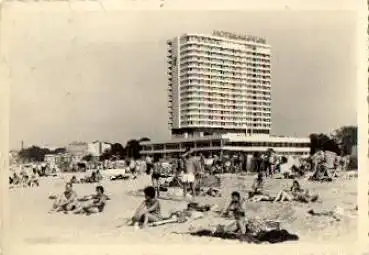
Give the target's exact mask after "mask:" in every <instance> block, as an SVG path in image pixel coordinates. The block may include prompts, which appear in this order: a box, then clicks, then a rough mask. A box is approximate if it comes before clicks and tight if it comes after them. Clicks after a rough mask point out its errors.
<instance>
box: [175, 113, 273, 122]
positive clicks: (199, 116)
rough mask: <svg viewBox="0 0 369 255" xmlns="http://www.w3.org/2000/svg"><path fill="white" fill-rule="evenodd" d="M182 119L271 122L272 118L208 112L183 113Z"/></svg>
mask: <svg viewBox="0 0 369 255" xmlns="http://www.w3.org/2000/svg"><path fill="white" fill-rule="evenodd" d="M181 119H183V120H206V121H209V120H213V121H241V122H242V121H243V122H245V121H252V122H266V123H270V122H271V118H260V117H258V118H255V117H235V116H230V117H225V116H220V117H217V116H214V115H207V114H194V115H181Z"/></svg>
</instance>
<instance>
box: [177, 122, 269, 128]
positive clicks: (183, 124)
mask: <svg viewBox="0 0 369 255" xmlns="http://www.w3.org/2000/svg"><path fill="white" fill-rule="evenodd" d="M198 126H201V127H214V128H216V127H219V128H250V127H264V128H270V127H271V126H270V125H267V124H263V123H253V124H247V123H235V122H233V123H232V122H231V123H226V122H200V121H183V122H181V127H198Z"/></svg>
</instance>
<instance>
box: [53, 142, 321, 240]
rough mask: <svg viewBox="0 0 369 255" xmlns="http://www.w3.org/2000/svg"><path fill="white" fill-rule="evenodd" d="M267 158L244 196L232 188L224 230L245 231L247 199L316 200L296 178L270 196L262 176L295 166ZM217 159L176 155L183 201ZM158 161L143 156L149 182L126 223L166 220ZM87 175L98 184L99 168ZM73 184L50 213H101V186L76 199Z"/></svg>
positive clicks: (103, 203)
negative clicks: (227, 223)
mask: <svg viewBox="0 0 369 255" xmlns="http://www.w3.org/2000/svg"><path fill="white" fill-rule="evenodd" d="M265 155H267V154H265ZM270 155H272V154H270ZM266 157H267V156H266ZM268 158H269V160H268V162H269V163H268V164H265V165H267V167H266V168H264V166H265V165H264V166H260V165H257V176H256V177H255V179H254V180H253V183H252V185H251V187H250V188H249V191H248V192H247V196H243V195H241V192H240V191H233V192H232V193H231V194H230V202H229V204H228V206H227V207H225V208H224V209H223V210H222V211H221V215H223V216H227V217H231V218H232V219H233V221H232V224H230V225H227V226H226V227H225V228H224V231H226V232H227V231H229V232H239V233H245V232H246V229H247V224H248V219H247V211H246V210H247V208H246V203H247V201H251V202H259V201H271V202H283V201H299V202H304V203H309V202H315V201H316V200H317V199H318V195H316V194H312V193H311V192H310V191H309V190H307V189H304V188H303V187H302V186H301V184H300V182H299V181H298V180H297V179H296V178H294V179H292V180H291V182H292V184H291V186H290V187H288V188H285V189H282V190H280V191H279V192H278V193H277V194H276V196H274V197H273V196H270V195H269V194H268V192H266V191H265V189H264V186H265V182H266V181H267V179H266V177H270V176H271V175H273V174H275V173H276V172H278V171H279V172H283V171H286V170H287V169H286V168H288V169H289V170H290V168H291V166H292V167H296V166H295V165H291V164H287V163H288V159H287V158H285V157H281V158H278V157H274V156H273V157H271V156H270V157H268ZM271 158H273V159H271ZM314 160H315V161H314ZM217 162H221V160H218V159H217V158H216V157H215V160H213V161H212V162H211V163H209V161H207V159H206V158H205V157H203V156H202V155H200V156H196V155H195V154H194V151H193V150H191V149H187V150H186V151H185V152H184V154H182V155H181V156H180V157H179V158H178V160H177V161H176V164H174V166H175V167H174V168H173V169H174V173H175V176H176V177H180V179H181V187H182V190H183V198H184V199H186V200H187V199H188V198H193V197H196V196H197V195H198V190H199V189H198V188H199V186H200V187H201V182H202V178H203V176H204V175H205V174H206V173H207V174H211V170H210V169H211V166H214V165H216V164H217ZM312 162H313V166H314V167H317V166H318V165H319V164H320V163H322V162H324V159H323V158H322V154H318V156H316V157H315V158H313V161H312ZM162 163H163V162H162V161H161V160H160V159H158V158H151V157H147V158H146V160H145V164H146V173H147V174H148V175H150V176H151V182H152V185H151V186H148V187H146V188H145V189H144V190H143V192H144V196H145V199H144V200H143V201H142V202H141V203H140V204H139V206H138V207H137V209H136V210H135V212H134V214H133V216H132V218H131V219H130V224H132V225H133V226H135V227H139V226H141V227H146V226H148V225H149V224H151V223H155V222H160V221H163V220H166V219H168V218H164V217H163V216H162V211H161V203H160V200H159V199H160V192H161V178H164V177H166V174H165V173H163V169H162V168H163V167H162ZM236 163H237V162H236ZM238 163H240V162H238ZM256 164H259V163H256ZM128 167H129V169H130V171H131V172H132V173H137V171H135V170H133V169H135V164H134V163H132V161H131V162H130V164H129V165H128ZM134 176H136V175H134ZM91 178H93V179H94V182H95V181H96V182H97V183H99V182H100V180H101V179H102V178H101V176H100V174H99V170H98V171H97V172H94V174H92V175H91ZM95 179H96V180H95ZM75 183H78V181H77V180H76V178H75V177H72V179H71V180H70V181H69V182H68V183H67V184H66V186H65V190H64V191H63V193H62V194H61V195H60V196H58V197H55V198H54V199H55V201H54V203H53V205H52V209H51V210H50V212H64V213H69V212H72V213H74V214H87V215H89V214H92V213H100V212H103V211H104V208H105V206H106V203H107V200H109V198H108V197H107V196H106V195H105V191H104V187H103V186H101V185H100V184H98V186H96V193H95V194H93V195H89V196H84V197H80V198H79V197H78V196H77V193H76V191H75V190H74V188H73V185H74V184H75ZM171 216H172V215H171ZM171 216H170V217H171Z"/></svg>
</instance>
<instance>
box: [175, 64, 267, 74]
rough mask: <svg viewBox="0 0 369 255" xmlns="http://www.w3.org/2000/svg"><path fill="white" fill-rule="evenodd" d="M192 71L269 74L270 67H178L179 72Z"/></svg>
mask: <svg viewBox="0 0 369 255" xmlns="http://www.w3.org/2000/svg"><path fill="white" fill-rule="evenodd" d="M168 69H170V70H171V69H172V67H170V66H169V67H168ZM188 70H190V71H193V70H197V71H198V72H202V71H207V72H209V71H210V72H213V71H214V72H215V71H218V72H229V73H239V74H248V73H263V74H270V73H271V69H270V68H262V67H261V68H257V67H247V66H245V67H243V68H241V67H234V66H230V65H228V66H223V65H209V64H186V65H182V66H181V67H180V71H181V72H185V71H188Z"/></svg>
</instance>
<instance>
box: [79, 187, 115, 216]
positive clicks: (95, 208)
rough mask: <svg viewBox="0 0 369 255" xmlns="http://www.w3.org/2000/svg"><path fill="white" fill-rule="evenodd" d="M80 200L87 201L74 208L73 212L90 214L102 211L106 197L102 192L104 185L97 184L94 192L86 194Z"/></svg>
mask: <svg viewBox="0 0 369 255" xmlns="http://www.w3.org/2000/svg"><path fill="white" fill-rule="evenodd" d="M82 200H84V201H86V202H87V203H86V204H85V205H80V206H79V208H78V209H76V211H75V213H76V214H82V213H86V214H87V215H90V214H91V213H100V212H103V211H104V208H105V205H106V201H107V200H108V197H107V196H106V195H105V194H104V187H103V186H101V185H99V186H97V187H96V194H94V195H91V196H86V197H84V198H83V199H82Z"/></svg>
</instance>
